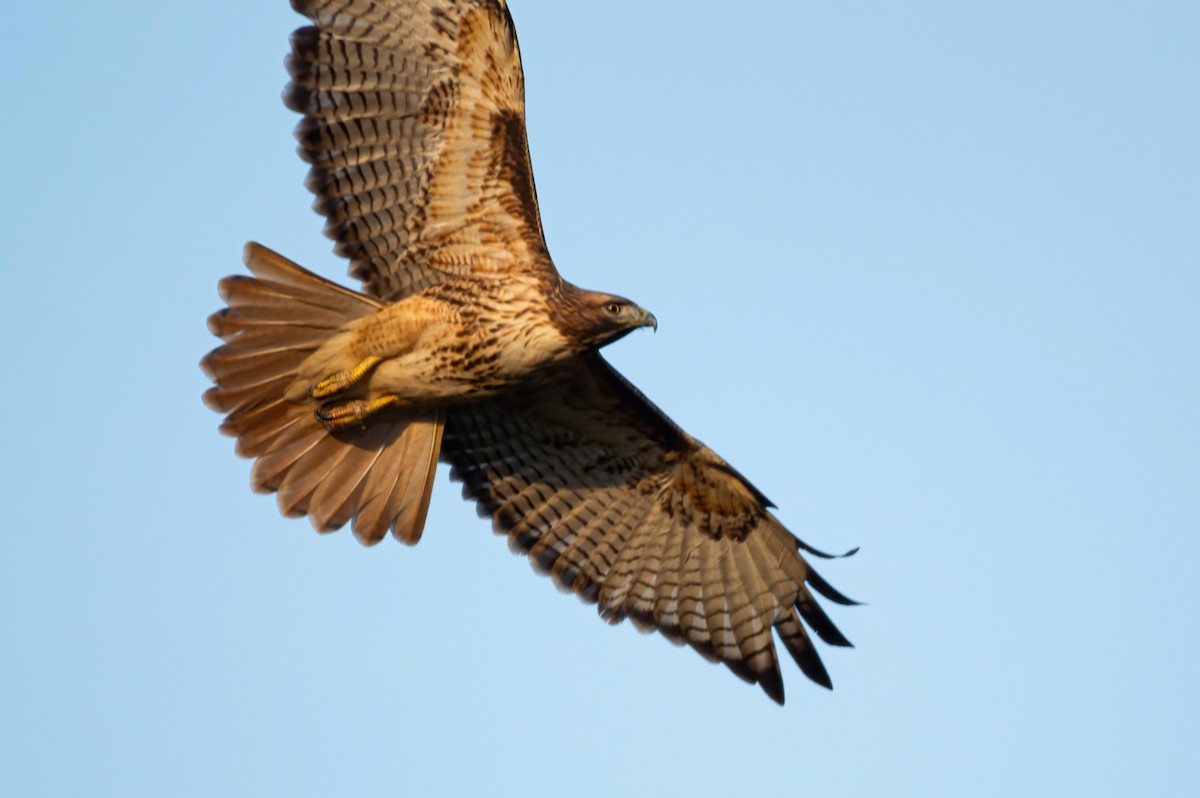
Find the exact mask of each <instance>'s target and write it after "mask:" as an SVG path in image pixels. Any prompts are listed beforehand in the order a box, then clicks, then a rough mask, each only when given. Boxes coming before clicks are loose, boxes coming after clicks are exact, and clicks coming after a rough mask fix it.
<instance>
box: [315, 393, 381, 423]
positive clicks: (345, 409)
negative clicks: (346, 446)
mask: <svg viewBox="0 0 1200 798" xmlns="http://www.w3.org/2000/svg"><path fill="white" fill-rule="evenodd" d="M398 404H400V398H399V397H397V396H393V395H391V394H387V395H386V396H381V397H379V398H378V399H371V400H369V401H368V400H365V399H355V400H354V401H353V402H346V403H344V404H340V405H339V404H326V405H322V406H321V407H320V408H319V409H318V410H317V413H316V415H317V421H320V422H321V424H322V425H324V427H325V429H327V430H329V431H330V432H336V431H337V430H343V429H348V428H349V427H362V426H365V425H364V423H363V422H365V421H366V420H367V419H368V418H369V417H371V416H373V415H375V414H376V413H378V412H379V411H380V410H384V409H386V408H389V407H392V406H393V405H398Z"/></svg>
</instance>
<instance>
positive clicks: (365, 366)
mask: <svg viewBox="0 0 1200 798" xmlns="http://www.w3.org/2000/svg"><path fill="white" fill-rule="evenodd" d="M380 362H381V359H380V358H377V357H375V356H374V355H371V356H370V357H366V358H364V359H363V361H362V362H361V363H359V364H358V365H357V366H355V367H354V368H352V369H346V370H345V371H339V372H338V373H337V374H332V375H330V376H328V377H326V378H325V379H323V380H321V381H320V382H318V383H317V384H316V385H314V386H313V387H311V388H309V389H308V395H309V396H311V397H312V398H313V399H325V398H326V397H329V396H333V395H334V394H339V393H341V392H342V391H345V390H348V389H350V388H353V387H354V386H355V385H356V384H358V381H359V380H361V379H362V378H363V377H365V376H367V375H368V374H370V373H371V372H372V371H374V370H375V367H376V366H378V365H379V364H380Z"/></svg>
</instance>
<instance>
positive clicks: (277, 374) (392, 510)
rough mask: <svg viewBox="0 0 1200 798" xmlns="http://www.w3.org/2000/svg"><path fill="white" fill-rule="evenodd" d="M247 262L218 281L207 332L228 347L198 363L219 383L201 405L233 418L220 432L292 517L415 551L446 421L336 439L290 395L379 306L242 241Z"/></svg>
mask: <svg viewBox="0 0 1200 798" xmlns="http://www.w3.org/2000/svg"><path fill="white" fill-rule="evenodd" d="M244 256H245V262H246V266H247V267H248V268H249V269H250V271H251V273H253V274H254V277H245V276H236V277H227V278H225V279H224V280H222V281H221V283H220V289H221V298H222V299H224V300H225V302H226V304H227V305H228V307H226V308H225V309H224V310H221V311H218V312H217V313H214V314H213V315H212V316H211V317H210V318H209V329H210V330H211V331H212V332H213V334H214V335H216V336H218V337H220V338H221V339H222V340H223V341H224V342H225V343H224V345H223V346H219V347H217V348H216V349H214V350H213V351H212V352H210V353H208V355H207V356H206V357H205V358H204V359H203V360H202V361H201V363H200V366H201V368H202V369H203V370H204V372H205V373H206V374H208V376H209V377H210V378H211V379H212V380H213V382H214V383H216V385H215V386H214V387H213V388H210V389H209V390H208V391H207V392H206V393H205V394H204V402H205V404H207V405H208V406H209V407H211V408H212V409H214V410H216V411H218V412H221V413H225V414H226V417H225V421H224V422H223V423H222V424H221V431H222V432H223V433H225V434H227V435H231V436H233V437H236V438H237V449H236V450H237V453H238V454H239V455H242V456H243V457H253V458H256V459H257V461H256V462H255V464H254V468H253V469H252V470H251V485H252V487H253V488H254V489H255V490H256V491H259V492H264V493H265V492H276V493H277V494H278V496H277V498H278V500H279V507H280V510H281V511H282V512H283V513H284V514H285V515H288V516H299V515H307V516H309V519H310V520H311V521H312V524H313V526H314V527H315V528H316V529H317V530H319V531H321V532H329V531H332V530H335V529H338V528H340V527H342V526H344V525H345V524H346V523H348V522H352V523H353V529H354V533H355V535H356V536H357V537H358V538H359V540H361V541H362V542H363V543H367V544H372V543H377V542H378V541H380V540H382V539H383V537H384V536H385V535H386V534H387V531H388V529H392V530H393V532H394V534H395V535H396V537H397V538H398V539H400V540H402V541H403V542H405V543H408V544H413V543H416V542H417V541H418V540H419V539H420V537H421V532H422V530H423V529H424V526H425V516H426V513H427V511H428V509H429V495H430V491H431V490H432V488H433V479H434V472H435V469H436V466H437V460H438V454H439V453H440V449H441V441H442V424H443V420H444V418H443V414H442V413H441V412H440V411H419V412H409V413H406V414H404V415H400V414H393V415H384V416H381V417H379V418H378V419H377V420H373V421H372V423H370V424H369V425H368V426H367V427H365V428H363V429H359V430H347V431H340V432H337V433H336V434H331V433H329V432H328V431H326V430H325V428H324V427H322V426H321V424H320V422H319V421H317V419H316V417H315V416H314V410H315V409H316V406H315V404H314V403H313V401H312V400H310V399H308V398H307V397H304V398H303V399H301V400H297V401H292V400H289V399H288V398H287V392H288V388H289V387H290V386H293V384H294V383H295V381H296V378H297V372H298V370H299V369H300V367H301V365H302V364H303V363H304V362H305V361H306V360H307V359H308V358H309V356H311V355H312V354H313V353H314V352H316V351H317V350H318V349H319V348H320V347H321V346H322V345H323V344H324V343H325V342H326V341H328V340H329V339H330V338H332V337H333V336H334V335H336V334H337V333H339V332H341V331H342V330H343V328H344V326H345V325H346V324H347V323H349V322H352V321H354V320H355V319H358V318H361V317H363V316H366V315H368V314H370V313H374V312H375V311H376V310H378V309H379V308H380V307H382V305H381V304H380V303H379V302H378V301H376V300H374V299H372V298H370V297H367V296H363V295H362V294H357V293H355V292H353V291H350V290H347V289H345V288H342V287H341V286H338V285H336V284H334V283H331V282H329V281H327V280H325V279H323V278H321V277H318V276H317V275H315V274H312V273H311V272H309V271H306V270H305V269H303V268H301V267H300V266H298V265H296V264H295V263H292V262H291V261H289V260H288V259H287V258H284V257H283V256H281V255H279V254H277V253H275V252H272V251H271V250H269V249H266V248H265V247H262V246H260V245H258V244H247V245H246V250H245V253H244ZM293 394H294V391H293Z"/></svg>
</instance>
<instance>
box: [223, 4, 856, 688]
mask: <svg viewBox="0 0 1200 798" xmlns="http://www.w3.org/2000/svg"><path fill="white" fill-rule="evenodd" d="M291 4H292V7H293V8H294V9H295V10H296V11H297V12H299V13H300V14H302V15H303V16H305V17H307V19H308V21H309V23H310V24H308V25H306V26H304V27H301V28H299V29H298V30H296V31H295V32H294V33H293V34H292V36H291V40H290V43H291V53H290V55H288V57H287V59H286V68H287V71H288V74H289V77H290V82H289V84H288V86H287V88H286V89H285V92H284V101H285V104H286V105H287V106H288V107H289V108H291V109H292V110H294V111H296V112H298V113H299V114H300V115H301V121H300V122H299V124H298V125H297V127H296V130H295V136H296V139H297V141H298V151H299V154H300V155H301V157H302V158H303V159H304V160H305V161H307V162H308V164H309V165H310V169H309V174H308V178H307V181H306V185H307V187H308V188H309V189H310V190H311V191H312V193H313V194H314V196H315V199H314V205H313V206H314V208H315V209H316V210H317V211H318V212H319V213H320V214H322V215H323V216H324V217H325V219H326V225H325V233H326V234H327V235H328V236H329V237H330V238H332V239H333V240H334V241H335V242H336V243H335V247H334V251H335V252H336V253H337V254H339V255H341V256H344V257H345V258H347V259H348V260H349V262H350V265H349V273H350V275H351V276H352V277H354V278H356V279H358V280H359V281H361V283H362V288H363V290H362V291H361V292H360V291H354V290H351V289H349V288H345V287H342V286H340V285H338V284H336V283H334V282H332V281H329V280H326V279H325V278H323V277H320V276H318V275H316V274H314V273H312V272H310V271H308V270H306V269H304V268H303V267H301V266H300V265H298V264H296V263H294V262H292V261H290V260H288V259H287V258H285V257H283V256H282V255H280V254H278V253H276V252H273V251H272V250H270V249H268V248H267V247H264V246H262V245H260V244H256V243H250V244H247V245H246V247H245V250H244V262H245V265H246V267H247V269H248V271H249V274H248V275H247V274H237V275H232V276H229V277H226V278H224V279H222V280H221V281H220V282H219V293H220V296H221V298H222V300H223V302H224V307H223V308H222V309H220V310H218V311H217V312H216V313H214V314H212V315H211V316H210V317H209V320H208V325H209V329H210V331H211V332H212V333H213V334H214V335H215V336H217V337H219V338H220V339H221V341H222V343H221V344H220V345H219V346H217V347H216V348H215V349H213V350H212V351H211V352H209V353H208V354H207V355H206V356H205V357H204V358H203V360H202V361H201V367H202V369H203V371H204V372H205V373H206V374H207V375H208V377H209V378H210V379H211V380H212V382H213V386H212V387H211V388H209V389H208V390H207V391H206V392H205V394H204V397H203V398H204V402H205V404H206V405H207V406H208V407H210V408H212V409H213V410H216V411H217V412H219V413H222V414H224V416H225V418H224V420H223V422H222V423H221V425H220V430H221V432H222V433H225V434H226V435H230V436H232V437H234V438H236V443H235V451H236V452H237V454H239V455H241V456H243V457H246V458H252V459H253V460H254V463H253V466H252V467H251V474H250V475H251V486H252V488H253V489H254V490H255V491H257V492H262V493H272V492H273V493H275V494H276V497H277V502H278V505H279V508H280V510H281V512H282V513H283V514H284V515H285V516H288V517H300V516H307V517H308V518H309V520H310V521H311V523H312V525H313V527H314V528H315V529H316V530H318V531H320V532H329V531H333V530H336V529H339V528H342V527H344V526H345V525H347V524H349V525H350V526H351V529H352V531H353V533H354V535H355V536H356V537H357V538H358V540H359V541H361V542H362V543H364V544H367V545H372V544H375V543H377V542H379V541H380V540H382V539H383V538H384V537H386V536H387V534H388V532H389V531H390V532H391V533H392V535H393V536H394V537H395V538H397V539H398V540H400V541H401V542H403V543H405V544H409V545H412V544H415V543H417V541H418V540H419V539H420V538H421V535H422V532H423V530H424V527H425V521H426V515H427V512H428V508H429V502H430V491H431V489H432V486H433V483H434V477H435V471H436V466H437V464H438V462H439V461H444V462H446V463H448V464H449V465H450V469H451V470H450V475H451V478H452V479H455V480H457V481H461V482H462V484H463V495H464V498H466V499H468V500H469V501H472V502H474V503H475V505H476V509H477V511H478V512H479V514H480V515H481V516H484V517H489V518H490V519H491V521H492V525H493V529H494V531H495V532H497V533H499V534H502V535H504V536H506V537H507V539H508V542H509V545H510V547H511V548H512V549H513V550H514V551H517V552H521V553H524V554H526V555H527V556H528V559H529V561H530V562H531V564H532V565H533V567H534V569H535V570H537V571H538V572H541V573H544V574H548V575H549V576H550V577H551V578H552V579H553V580H554V582H555V583H556V584H557V586H558V587H560V588H561V589H563V590H564V591H568V592H572V593H574V594H576V595H578V596H579V597H580V598H581V599H583V600H584V601H585V602H588V603H594V604H596V605H597V609H598V611H599V614H600V616H601V617H602V618H603V619H604V620H606V621H608V622H610V623H614V624H615V623H619V622H621V621H623V620H625V619H628V620H629V621H630V622H631V623H632V624H633V625H634V626H635V627H637V628H638V629H639V630H641V631H653V630H657V631H658V632H660V633H661V634H662V635H663V636H664V637H666V638H667V639H668V640H670V641H672V642H674V643H676V644H686V645H688V646H690V647H691V648H693V649H694V650H696V651H697V652H698V653H699V654H700V655H702V656H703V657H704V658H706V659H708V660H710V661H712V662H720V663H723V664H724V665H725V666H726V667H728V668H729V670H730V671H732V672H733V673H734V674H736V675H737V676H739V677H740V678H741V679H743V680H745V681H746V682H749V683H751V684H757V685H759V687H760V688H761V689H762V690H763V691H764V692H765V693H766V695H767V696H769V697H770V698H771V699H772V700H774V701H775V702H777V703H779V704H781V705H782V704H783V703H784V686H783V678H782V675H781V670H780V665H779V657H778V656H777V652H776V646H775V640H776V638H777V639H778V641H779V643H781V644H782V645H783V648H784V649H785V650H786V651H787V652H788V654H789V655H790V656H791V658H792V659H793V660H794V661H795V663H796V664H797V665H798V667H799V669H800V670H801V672H802V673H803V674H805V675H806V676H807V677H808V678H809V679H811V680H812V681H813V682H816V683H817V684H819V685H822V686H825V687H829V688H831V687H832V682H831V680H830V676H829V673H828V671H827V669H826V667H825V665H824V664H823V662H822V660H821V657H820V655H819V653H818V651H817V648H816V646H815V645H814V642H813V639H812V634H813V633H815V635H816V636H817V637H818V638H820V639H821V640H822V641H824V642H825V643H827V644H830V645H833V646H850V645H851V644H850V642H849V640H847V638H846V637H845V636H844V635H843V634H842V632H841V631H840V630H839V629H838V628H837V626H836V625H835V624H834V623H833V621H832V620H831V619H830V618H829V616H828V615H827V614H826V612H825V611H824V609H823V608H822V607H821V605H820V604H819V603H818V601H817V599H816V596H817V595H819V596H822V597H824V598H825V599H827V600H829V601H832V602H834V603H836V604H841V605H852V604H855V603H857V602H854V601H853V600H851V599H850V598H848V597H847V596H845V595H844V594H842V593H841V592H839V591H838V590H837V589H835V588H834V587H833V586H832V585H830V584H829V583H828V582H827V581H826V580H825V579H824V578H822V577H821V576H820V575H819V574H818V573H817V571H816V570H815V569H814V568H813V567H812V565H811V563H810V561H809V557H820V558H829V557H832V556H834V555H830V554H827V553H825V552H822V551H819V550H818V549H815V548H813V547H811V546H809V545H807V544H806V543H804V542H803V541H801V540H800V539H799V538H798V537H796V536H795V535H793V534H792V533H791V532H789V531H788V530H787V529H786V528H785V527H784V526H783V525H782V524H781V523H780V521H779V520H778V519H777V518H776V517H775V515H774V514H773V513H772V512H771V509H772V508H774V505H773V504H772V503H771V502H770V501H769V500H768V499H767V497H766V496H764V495H763V494H762V492H760V491H759V490H758V489H757V488H755V487H754V485H752V484H751V483H750V481H749V480H748V479H746V478H745V477H744V476H743V475H742V474H741V473H740V472H739V471H737V470H735V469H734V468H733V467H732V466H730V465H729V464H728V463H727V462H726V461H725V460H723V459H722V458H721V457H720V456H718V455H717V454H716V453H715V452H714V451H712V450H711V449H710V448H708V447H707V446H705V445H704V444H703V443H701V442H700V441H699V440H698V439H696V438H693V437H692V436H691V435H689V434H688V433H686V432H685V431H684V430H682V429H681V428H680V427H679V426H678V425H676V424H675V423H674V422H673V421H672V420H671V419H670V418H669V417H668V416H667V415H666V414H665V413H664V412H663V411H661V410H660V409H659V408H658V407H657V406H655V405H654V404H653V403H652V402H651V401H650V400H649V399H647V398H646V397H645V396H644V395H643V394H642V393H641V392H640V391H639V390H638V389H637V388H636V387H635V386H634V385H632V384H631V383H630V382H629V381H628V380H627V379H626V378H625V377H623V376H622V375H621V374H620V373H619V372H618V371H617V370H616V369H615V368H613V367H612V366H611V365H610V364H609V363H608V362H607V361H606V360H605V358H604V357H603V356H602V355H601V353H600V349H601V348H602V347H604V346H607V345H608V344H611V343H613V342H614V341H617V340H619V339H621V338H623V337H624V336H626V335H627V334H629V333H631V332H632V331H634V330H638V329H643V328H650V329H655V330H656V329H657V325H658V322H657V319H656V318H655V316H654V315H653V314H652V313H650V312H649V311H648V310H646V309H644V308H642V307H640V306H639V305H637V304H636V303H634V302H632V301H631V300H629V299H626V298H625V297H623V296H619V295H616V294H609V293H606V292H602V291H591V290H586V289H583V288H579V287H577V286H575V285H574V284H572V283H570V282H568V281H566V280H565V279H564V278H563V277H562V276H561V275H560V274H559V272H558V271H557V268H556V267H555V265H554V262H553V261H552V260H551V258H550V254H549V251H548V248H547V246H546V240H545V236H544V233H543V230H542V221H541V216H540V213H539V210H538V202H537V191H536V188H535V186H534V179H533V171H532V168H531V165H530V155H529V147H528V140H527V137H526V129H525V88H524V73H523V69H522V66H521V56H520V47H519V45H518V42H517V35H516V30H515V27H514V23H513V18H512V15H511V13H510V11H509V8H508V4H507V3H506V2H505V0H291ZM852 553H853V551H851V552H848V553H847V554H852ZM806 555H808V556H806ZM837 556H845V555H837Z"/></svg>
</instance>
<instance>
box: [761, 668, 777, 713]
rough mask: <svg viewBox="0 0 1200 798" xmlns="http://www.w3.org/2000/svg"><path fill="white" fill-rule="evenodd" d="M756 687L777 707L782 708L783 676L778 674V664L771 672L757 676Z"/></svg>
mask: <svg viewBox="0 0 1200 798" xmlns="http://www.w3.org/2000/svg"><path fill="white" fill-rule="evenodd" d="M758 686H759V687H761V688H762V690H763V692H764V693H766V694H767V696H768V697H769V698H770V699H771V700H772V701H774V702H775V703H776V704H778V705H779V706H783V675H782V674H781V673H780V672H779V665H778V663H776V664H775V667H774V668H773V669H772V670H769V671H767V672H766V673H760V674H759V675H758Z"/></svg>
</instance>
